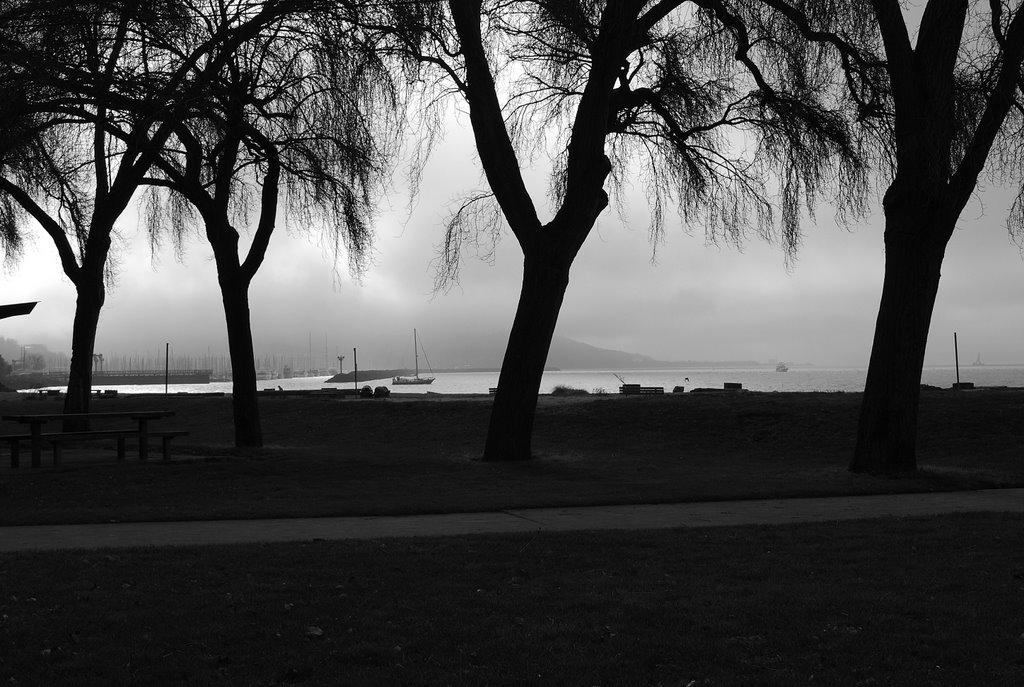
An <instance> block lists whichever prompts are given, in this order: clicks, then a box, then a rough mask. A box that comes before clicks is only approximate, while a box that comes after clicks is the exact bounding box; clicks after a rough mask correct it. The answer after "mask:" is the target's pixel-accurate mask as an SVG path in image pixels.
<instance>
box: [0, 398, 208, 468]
mask: <svg viewBox="0 0 1024 687" xmlns="http://www.w3.org/2000/svg"><path fill="white" fill-rule="evenodd" d="M173 414H174V413H173V412H171V411H165V410H150V411H125V412H113V413H111V412H103V413H73V414H65V413H52V414H35V415H7V416H4V418H3V419H4V420H10V421H14V422H20V423H22V424H28V425H29V426H30V431H29V432H28V433H21V434H7V435H0V440H4V441H6V442H7V444H8V446H9V448H10V452H11V467H12V468H17V467H19V466H20V464H21V455H20V446H21V443H22V442H25V441H27V442H28V443H29V445H30V447H31V453H32V467H34V468H37V467H40V465H41V464H42V447H43V444H44V443H45V444H50V445H51V446H52V448H53V464H54V465H60V462H61V448H62V445H63V444H66V443H71V442H83V441H91V440H97V439H100V440H102V439H113V440H114V441H116V443H117V458H118V460H124V457H125V453H126V451H125V441H126V440H127V439H129V438H137V439H138V446H139V460H146V459H147V458H148V455H149V440H150V439H160V443H161V452H162V455H163V458H164V460H165V461H166V460H170V451H171V441H173V440H174V439H175V438H176V437H180V436H185V435H187V434H188V432H187V431H184V430H164V429H157V430H154V429H152V428H150V426H149V422H150V421H151V420H156V419H159V418H162V417H167V416H169V415H173ZM69 418H75V419H84V420H116V419H131V420H132V421H134V422H135V427H134V428H130V429H126V428H110V429H93V430H76V431H67V432H65V431H59V432H43V431H42V428H43V425H44V424H46V423H47V422H50V421H51V420H65V419H69Z"/></svg>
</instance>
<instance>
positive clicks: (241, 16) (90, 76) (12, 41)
mask: <svg viewBox="0 0 1024 687" xmlns="http://www.w3.org/2000/svg"><path fill="white" fill-rule="evenodd" d="M211 2H214V4H219V3H217V2H216V0H211ZM296 4H297V3H296V2H294V1H291V0H266V1H265V2H255V1H251V2H244V3H243V2H240V6H244V11H242V12H239V13H237V15H236V21H235V22H234V23H231V24H226V25H224V27H223V30H222V31H221V32H219V33H217V34H216V35H213V36H211V37H210V38H209V39H208V40H207V41H205V42H201V43H198V44H193V45H187V46H185V49H184V50H181V47H182V44H181V42H180V40H179V39H180V37H181V34H180V33H179V32H180V29H181V27H182V20H183V19H184V17H185V16H186V14H185V12H184V9H185V8H186V7H187V6H188V3H180V2H177V0H147V1H146V2H134V1H133V2H128V1H126V0H94V1H93V2H76V3H65V2H56V1H54V0H7V2H5V3H4V6H3V8H2V11H0V20H2V21H3V25H2V26H0V35H3V37H4V39H3V42H2V48H3V60H4V63H3V69H4V70H8V71H12V72H14V73H16V74H18V75H19V76H20V77H22V78H21V81H22V83H24V84H27V85H28V94H29V95H30V96H31V97H28V98H25V100H27V101H28V102H29V103H30V107H28V108H27V109H24V110H23V111H22V113H21V116H22V117H23V118H24V117H27V118H28V119H30V120H32V119H33V118H34V120H35V121H40V120H41V121H43V122H45V124H46V128H45V131H37V134H38V135H39V140H40V141H42V142H41V143H39V144H38V145H37V146H36V147H34V148H32V150H33V155H34V157H33V158H31V161H32V162H33V163H36V164H35V166H32V165H27V166H26V165H25V164H23V162H24V160H23V159H14V160H13V162H15V163H16V164H8V160H7V159H4V160H3V161H2V162H3V164H4V166H3V168H2V169H0V192H2V193H4V194H5V195H6V196H7V197H8V198H9V199H10V200H8V201H5V203H6V204H5V205H4V206H3V207H5V208H11V207H13V206H12V204H11V201H13V203H15V204H17V206H18V207H19V210H20V211H23V213H24V214H26V215H28V216H31V217H32V218H33V219H35V220H36V221H37V222H39V224H40V225H41V226H42V228H43V230H44V231H45V232H46V234H47V235H48V236H49V237H50V238H51V239H52V241H53V242H54V245H55V246H56V248H57V251H58V254H59V256H60V260H61V266H62V267H63V269H64V272H65V274H66V275H67V276H68V279H70V280H71V282H72V283H73V284H74V285H75V289H76V291H77V294H78V300H77V304H76V309H75V322H74V329H73V333H72V358H71V369H70V377H69V381H68V393H67V397H66V401H65V412H83V411H87V410H88V407H89V398H90V395H91V378H92V377H91V370H92V356H93V352H94V347H95V339H96V329H97V325H98V321H99V315H100V310H101V309H102V307H103V302H104V300H105V296H106V284H107V280H108V278H109V277H110V276H111V270H110V264H109V262H108V258H109V257H110V251H111V245H112V238H113V236H114V226H115V223H116V221H117V219H118V218H119V217H120V215H121V213H122V212H123V211H124V210H125V208H126V207H127V206H128V205H129V203H130V202H131V200H132V197H133V195H134V194H135V192H136V190H137V189H138V188H139V186H140V185H141V184H142V183H143V179H144V178H145V176H146V174H147V172H148V170H149V168H150V165H151V164H152V163H153V162H154V160H155V158H156V156H157V155H158V154H159V152H160V151H161V150H162V149H163V145H164V143H165V142H166V141H167V140H168V139H169V138H170V136H171V133H172V131H173V128H174V123H175V122H176V121H180V119H181V118H183V117H185V116H187V115H188V113H189V112H190V106H191V104H192V101H193V96H195V95H196V94H197V93H200V92H201V91H202V89H203V88H205V85H206V82H207V81H208V79H209V77H210V75H211V74H215V73H217V72H218V71H219V69H220V68H221V67H222V66H223V59H224V58H226V56H228V55H230V54H231V52H232V51H233V49H234V48H236V47H237V46H239V45H241V44H242V43H244V42H245V40H247V39H248V38H249V37H251V36H252V35H253V34H254V33H255V32H257V31H258V30H259V29H260V27H261V26H262V25H264V24H265V22H266V21H268V20H269V19H270V18H272V17H274V16H276V15H277V14H279V13H280V12H282V11H286V10H287V11H291V10H292V9H293V8H294V7H295V6H296ZM214 49H216V50H217V54H218V55H220V56H221V60H220V61H217V60H210V59H206V58H207V56H208V55H210V54H211V51H213V50H214ZM44 87H45V88H44ZM3 147H5V146H0V148H3ZM7 216H12V213H10V212H5V213H4V217H5V224H7V225H9V224H10V222H8V221H7V220H6V217H7ZM17 219H18V218H17V217H14V218H13V220H14V221H16V220H17Z"/></svg>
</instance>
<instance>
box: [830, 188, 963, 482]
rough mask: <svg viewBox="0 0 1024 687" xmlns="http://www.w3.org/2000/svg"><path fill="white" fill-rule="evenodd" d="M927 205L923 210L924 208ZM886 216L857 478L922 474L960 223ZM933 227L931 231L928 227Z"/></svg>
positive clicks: (854, 464)
mask: <svg viewBox="0 0 1024 687" xmlns="http://www.w3.org/2000/svg"><path fill="white" fill-rule="evenodd" d="M919 208H920V206H918V209H919ZM887 210H888V209H887ZM923 214H924V213H921V214H919V215H918V216H917V217H912V216H911V215H910V214H909V213H905V214H904V215H903V219H902V220H900V219H895V221H894V218H892V217H891V216H890V215H891V213H889V212H888V211H887V213H886V216H887V217H886V230H885V276H884V279H883V282H882V300H881V304H880V305H879V308H878V320H877V322H876V323H875V336H874V341H873V343H872V345H871V358H870V361H869V363H868V375H867V380H866V382H865V385H864V396H863V399H862V401H861V411H860V421H859V424H858V427H857V444H856V448H855V449H854V455H853V460H852V461H851V463H850V470H851V471H852V472H868V473H873V474H877V473H898V472H910V471H913V470H916V469H917V414H918V406H919V403H920V398H921V368H922V367H923V365H924V354H925V348H926V346H927V344H928V329H929V327H930V325H931V318H932V309H933V307H934V305H935V297H936V294H937V293H938V290H939V277H940V272H941V268H942V259H943V256H944V254H945V248H946V243H947V242H948V240H949V237H950V235H951V234H952V227H953V224H954V222H955V217H954V218H953V219H952V220H948V219H947V218H945V217H935V214H938V213H934V214H932V216H931V217H926V216H922V215H923ZM929 224H931V226H929Z"/></svg>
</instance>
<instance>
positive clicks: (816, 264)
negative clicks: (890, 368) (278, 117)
mask: <svg viewBox="0 0 1024 687" xmlns="http://www.w3.org/2000/svg"><path fill="white" fill-rule="evenodd" d="M462 138H464V137H460V136H459V135H457V134H452V135H451V136H450V139H451V142H448V143H445V144H444V145H442V146H441V147H440V148H439V149H438V150H437V151H436V154H435V157H434V159H433V161H432V162H431V164H430V166H429V168H428V170H427V174H426V178H425V184H424V187H423V191H422V194H421V195H420V197H419V199H418V202H417V204H416V207H415V210H414V212H413V213H412V215H411V217H410V216H408V213H407V210H406V204H407V202H408V199H407V197H406V196H405V195H404V194H403V193H401V192H396V194H395V195H394V196H392V197H391V199H390V204H391V207H387V206H384V207H382V211H381V213H380V215H379V216H378V218H377V221H376V228H377V240H376V245H375V249H374V260H373V264H372V266H371V268H370V269H369V271H368V272H367V273H366V275H365V277H364V278H363V279H362V283H360V284H357V283H354V282H353V281H352V280H351V279H350V278H349V276H348V273H347V267H346V265H345V264H341V265H339V266H338V269H337V271H335V269H334V266H333V265H332V263H331V260H330V257H329V256H328V255H325V252H324V250H323V249H322V248H321V247H320V245H319V244H318V242H317V236H316V233H315V231H310V232H304V231H302V230H301V229H299V228H295V227H293V228H292V229H291V230H290V231H285V230H284V228H283V227H282V228H279V230H278V233H277V234H276V235H275V237H274V239H273V240H272V242H271V246H270V250H269V253H268V259H267V262H266V263H265V264H264V266H263V267H262V268H261V270H260V272H259V274H258V275H257V277H256V279H255V281H254V284H253V287H252V292H251V297H252V299H251V302H252V320H253V331H254V338H255V343H256V349H257V355H271V354H286V355H287V354H293V355H299V354H301V355H305V352H306V351H307V349H308V348H309V346H310V341H312V348H313V356H314V361H316V360H324V358H325V357H328V356H329V357H331V358H333V356H335V355H337V354H338V353H339V352H340V353H342V354H345V355H348V354H349V353H350V352H351V349H352V347H353V346H358V347H359V362H360V367H366V368H369V367H371V366H374V367H376V366H381V367H390V366H402V365H411V363H412V355H411V348H412V344H411V339H410V330H411V329H412V328H413V327H416V328H418V329H419V331H420V334H421V336H422V337H423V340H424V342H425V344H426V346H427V351H428V354H429V356H430V360H431V363H432V364H433V366H434V367H441V366H445V365H449V364H456V363H457V362H458V361H457V360H453V359H452V357H451V356H449V355H448V353H449V352H450V351H452V350H454V348H455V347H456V340H457V339H464V340H468V341H477V340H481V341H483V340H495V339H500V340H501V341H502V342H503V341H504V338H505V337H506V336H507V333H508V329H509V327H510V325H511V322H512V318H513V315H514V312H515V305H516V301H517V298H518V293H519V284H520V279H521V268H522V256H521V253H520V251H519V248H518V246H517V244H516V242H515V239H514V238H513V237H512V236H511V234H508V233H506V235H505V236H504V238H503V240H502V241H501V242H500V244H499V245H498V248H497V252H496V258H495V261H494V264H493V265H490V264H487V263H484V262H481V261H479V260H476V259H474V258H473V257H472V256H469V255H467V257H466V259H465V260H464V267H463V270H462V278H461V284H460V286H457V287H455V288H454V289H452V290H451V291H450V292H448V293H442V294H433V293H432V287H433V281H434V272H433V267H432V264H431V263H432V261H433V260H434V259H435V257H436V254H437V251H436V246H437V245H438V244H439V242H440V241H441V239H442V232H443V220H444V217H445V214H446V209H447V208H448V207H449V205H450V204H451V203H452V202H454V201H455V199H456V198H457V197H458V195H459V193H460V192H465V191H468V190H471V189H473V188H477V187H479V186H480V185H481V184H482V182H481V179H480V177H479V173H478V171H477V168H476V167H475V163H474V156H473V151H472V148H471V147H470V146H469V144H468V143H466V142H464V141H462ZM538 186H539V184H538ZM629 195H631V196H636V197H637V198H638V199H639V200H636V201H634V202H632V203H631V205H630V207H629V208H628V212H627V213H626V214H627V216H628V218H629V223H628V226H624V225H623V223H622V221H621V220H620V217H619V215H618V214H617V213H615V212H614V211H611V210H609V211H606V212H605V213H604V215H602V217H601V219H600V222H599V224H598V226H597V227H596V228H595V229H594V231H593V232H592V234H591V236H590V238H589V239H588V240H587V243H586V244H585V245H584V247H583V249H582V251H581V252H580V254H579V256H578V258H577V261H576V264H575V266H574V267H573V270H572V274H571V282H570V285H569V290H568V293H567V295H566V299H565V303H564V305H563V308H562V313H561V317H560V320H559V326H558V330H557V333H558V334H561V335H563V336H566V337H569V338H573V339H576V340H579V341H583V342H585V343H588V344H591V345H595V346H601V347H605V348H613V349H618V350H625V351H630V352H635V353H642V354H646V355H649V356H652V357H654V358H657V359H661V360H759V361H767V360H770V359H776V358H777V359H782V360H786V361H794V362H809V363H814V364H817V365H823V366H855V367H863V366H866V364H867V360H868V356H869V353H870V346H871V337H872V333H873V329H874V318H875V315H876V312H877V305H878V298H879V295H880V292H881V281H882V267H883V249H882V223H881V220H880V215H879V213H876V214H875V215H873V216H872V217H869V218H867V219H866V220H865V221H863V222H861V223H859V224H857V225H855V226H853V227H852V228H851V229H850V230H849V231H847V230H845V229H843V228H840V227H837V226H836V224H835V222H834V221H833V218H832V216H831V213H830V212H829V211H828V209H827V208H821V209H820V210H819V212H818V214H817V221H816V222H815V223H812V222H810V221H807V222H805V224H804V228H805V240H804V244H803V246H802V248H801V250H800V252H799V255H798V258H797V261H796V263H795V264H794V265H793V266H792V268H791V269H790V270H789V271H787V270H786V267H785V261H784V257H783V254H782V252H781V250H780V249H779V248H778V247H776V246H772V245H769V244H766V243H765V242H763V241H762V240H760V239H759V238H757V237H756V236H752V237H751V238H750V239H749V240H748V241H746V243H745V246H744V248H743V249H742V250H737V249H736V248H734V247H731V246H724V245H723V246H721V247H716V246H708V245H706V241H705V237H704V231H703V228H702V227H691V228H690V233H687V232H686V231H685V230H684V228H682V227H680V226H679V223H678V222H671V221H670V222H668V223H667V232H666V240H665V242H664V243H663V244H661V245H659V246H658V249H657V261H656V263H653V264H652V261H651V257H652V247H651V244H650V242H649V241H648V237H647V222H646V208H645V206H644V203H643V201H642V189H633V191H632V192H631V193H630V194H629ZM1009 197H1010V196H1009V194H1008V193H1006V192H1005V191H989V192H984V193H982V194H981V195H980V196H979V197H978V198H976V199H975V201H974V202H973V203H972V204H971V205H969V206H968V208H967V210H966V211H965V212H964V215H963V218H962V221H961V222H960V225H959V228H958V230H957V232H956V234H955V236H954V237H953V240H952V241H951V243H950V245H949V248H948V250H947V254H946V261H945V264H944V269H943V279H942V283H941V286H940V292H939V298H938V303H937V305H936V309H935V314H934V318H933V321H932V330H931V340H930V345H929V349H928V354H927V361H926V362H927V364H932V365H944V364H952V360H953V347H952V338H953V332H954V331H957V332H959V340H960V357H961V362H964V361H967V362H970V361H973V360H974V358H975V357H976V356H977V355H981V357H982V359H983V360H984V362H986V363H992V364H995V363H1024V259H1022V257H1021V253H1020V251H1019V249H1018V248H1017V247H1016V246H1015V245H1013V244H1012V243H1011V242H1010V240H1009V238H1008V236H1007V232H1006V228H1005V224H1004V218H1005V215H1006V209H1007V207H1008V204H1009ZM983 206H984V209H983ZM875 207H876V208H879V207H880V201H878V200H876V202H875ZM135 224H136V215H135V213H134V211H132V210H129V211H128V212H127V213H126V214H125V215H124V216H123V217H122V219H121V222H120V225H119V231H120V233H121V236H122V238H123V242H122V245H121V246H120V250H119V253H118V256H119V262H120V267H119V269H118V275H119V276H118V279H117V284H116V286H115V287H114V288H113V289H112V290H111V291H110V292H109V294H108V297H107V303H106V306H105V308H104V311H103V315H102V318H101V321H100V329H99V334H98V341H97V351H98V352H102V353H104V354H105V355H117V354H125V355H127V354H132V353H146V352H149V353H151V354H155V353H156V352H157V351H162V350H163V345H164V343H165V342H170V343H171V346H172V351H173V353H174V354H175V355H201V354H205V353H206V352H207V351H210V352H212V353H226V351H227V343H226V332H225V328H224V325H223V318H222V311H221V305H220V296H219V290H218V287H217V281H216V274H215V270H214V266H213V262H212V254H211V251H210V249H209V247H208V246H207V245H206V244H205V242H204V241H202V240H200V239H198V238H197V239H196V240H194V241H193V242H192V243H191V244H190V245H189V247H188V251H187V254H186V256H185V260H184V263H178V262H177V261H176V260H175V258H174V256H173V254H172V253H171V252H170V251H169V250H165V251H163V252H161V253H160V254H158V255H157V259H156V265H155V266H154V262H153V260H152V259H151V257H150V253H149V247H148V244H147V242H146V239H145V236H144V235H143V234H142V233H140V232H138V231H137V230H136V228H135ZM33 235H34V237H35V239H34V243H33V245H31V246H30V248H29V251H28V254H27V255H26V257H25V258H24V259H23V260H22V261H21V262H20V263H19V264H18V265H16V266H15V267H14V268H8V269H6V270H4V272H3V274H2V277H0V280H2V281H0V283H2V284H3V286H2V301H3V302H19V301H26V300H39V301H41V302H40V304H39V306H38V307H37V308H36V310H35V312H34V313H32V314H31V315H30V316H27V317H21V318H13V319H9V320H6V321H4V322H2V323H0V336H6V337H10V338H14V339H17V340H19V341H20V342H21V343H22V344H29V343H42V344H45V345H46V346H48V347H49V348H51V349H53V350H57V351H68V352H69V351H70V347H71V327H72V318H73V313H74V303H75V292H74V288H73V287H72V286H71V284H70V282H69V281H68V280H67V278H66V277H64V275H63V273H62V272H61V271H60V267H59V263H58V260H57V257H56V251H55V249H54V248H53V246H52V244H51V243H50V242H49V239H48V238H47V237H46V236H45V235H43V234H42V232H39V231H38V230H35V231H34V232H33ZM337 275H340V278H337ZM325 342H326V344H325ZM325 352H326V353H327V355H325ZM499 353H500V351H499Z"/></svg>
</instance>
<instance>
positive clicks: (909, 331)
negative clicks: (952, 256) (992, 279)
mask: <svg viewBox="0 0 1024 687" xmlns="http://www.w3.org/2000/svg"><path fill="white" fill-rule="evenodd" d="M1013 5H1016V4H1015V3H1009V2H1002V1H1001V0H990V1H989V2H974V3H971V2H968V0H941V1H940V0H930V1H929V2H928V3H927V5H926V6H925V8H924V12H923V14H922V15H921V23H920V27H919V29H918V33H917V40H916V42H913V43H912V42H911V38H910V34H909V32H908V30H907V24H906V19H905V17H904V13H903V11H902V9H901V7H900V4H899V3H898V2H897V1H896V0H873V2H872V6H873V8H874V16H875V19H876V20H877V22H878V28H879V31H880V32H881V35H882V38H883V40H884V46H885V55H886V57H887V61H888V75H889V82H890V87H891V102H892V110H891V117H892V132H893V135H892V147H893V149H894V158H895V167H894V174H893V178H892V183H891V184H890V185H889V188H888V190H887V191H886V192H885V197H884V199H883V201H882V207H883V209H884V212H885V276H884V281H883V284H882V299H881V304H880V305H879V309H878V320H877V322H876V324H875V335H874V340H873V342H872V346H871V359H870V363H869V366H868V375H867V381H866V383H865V387H864V400H863V404H862V406H861V413H860V423H859V425H858V429H857V446H856V449H855V453H854V457H853V460H852V462H851V464H850V469H851V470H853V471H854V472H897V471H910V470H914V469H916V467H917V457H916V440H917V415H918V405H919V401H920V388H921V386H920V385H921V369H922V367H923V365H924V354H925V347H926V344H927V341H928V329H929V326H930V323H931V316H932V308H933V306H934V304H935V298H936V294H937V293H938V287H939V274H940V270H941V266H942V259H943V256H944V255H945V251H946V245H947V244H948V242H949V239H950V237H951V236H952V234H953V230H954V228H955V226H956V222H957V220H958V219H959V217H960V213H961V212H962V211H963V209H964V207H965V206H966V204H967V202H968V200H969V199H970V197H971V194H973V193H974V192H975V190H976V189H977V187H978V179H979V175H980V174H981V173H982V171H983V170H984V168H985V166H986V161H988V160H989V158H990V157H991V154H992V153H993V151H995V159H994V160H992V163H993V167H995V169H994V170H993V171H995V172H997V173H998V172H1000V171H1006V172H1012V173H1013V174H1015V175H1017V178H1018V179H1019V178H1020V173H1021V171H1022V168H1021V162H1022V158H1021V155H1020V151H1021V142H1020V134H1021V129H1020V127H1021V123H1022V118H1021V107H1022V102H1024V101H1022V100H1021V98H1020V87H1021V83H1022V82H1021V63H1022V60H1024V15H1022V13H1021V11H1020V10H1021V8H1020V6H1019V5H1016V6H1013ZM1011 121H1012V124H1011ZM1000 139H1002V141H1000ZM1020 209H1021V199H1020V197H1018V201H1017V205H1016V214H1015V215H1014V216H1013V217H1012V218H1011V219H1014V220H1016V221H1018V222H1019V220H1020V218H1021V217H1022V215H1021V214H1020Z"/></svg>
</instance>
